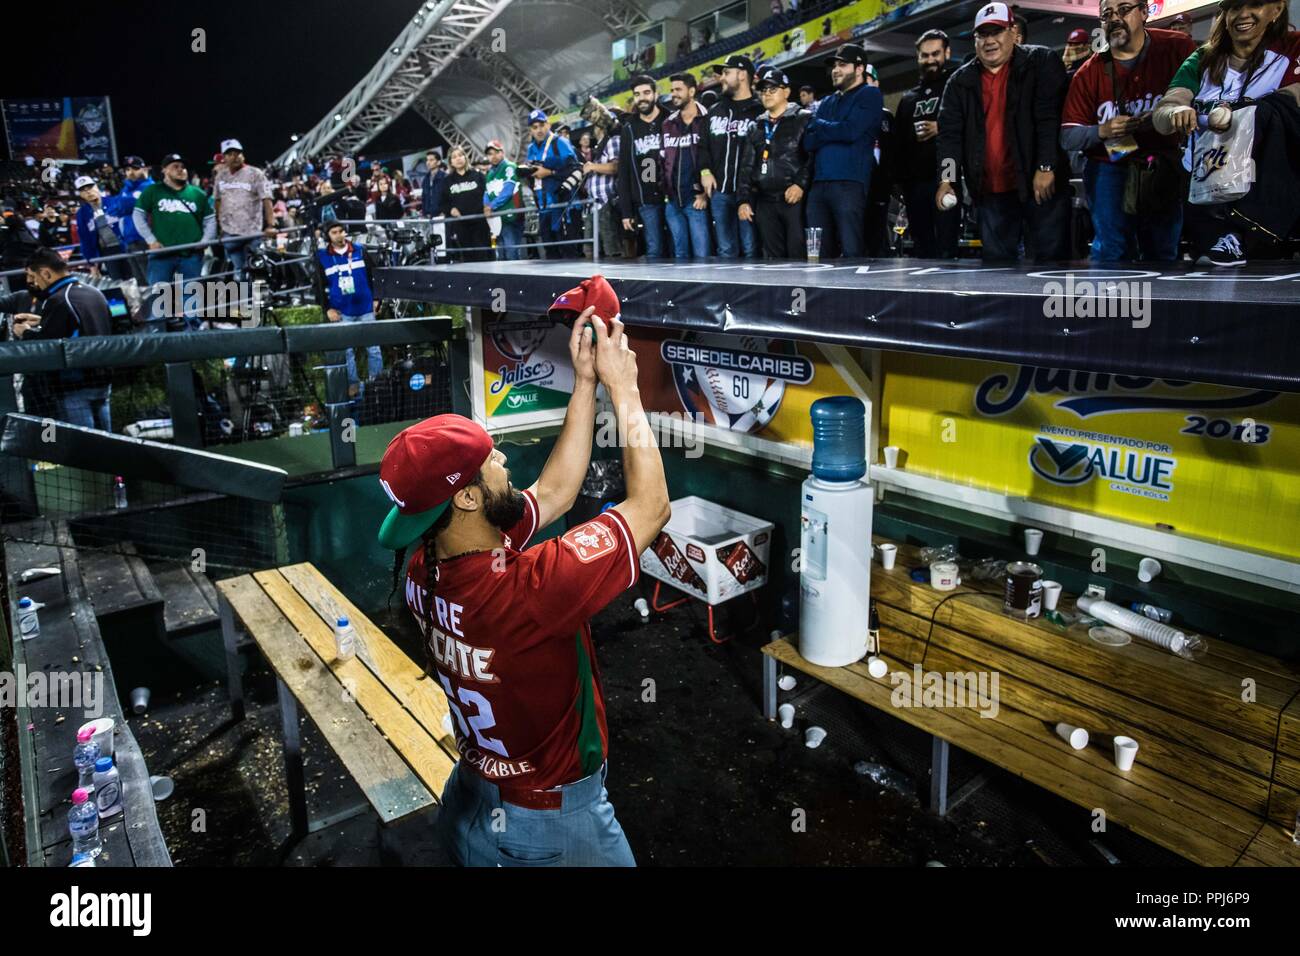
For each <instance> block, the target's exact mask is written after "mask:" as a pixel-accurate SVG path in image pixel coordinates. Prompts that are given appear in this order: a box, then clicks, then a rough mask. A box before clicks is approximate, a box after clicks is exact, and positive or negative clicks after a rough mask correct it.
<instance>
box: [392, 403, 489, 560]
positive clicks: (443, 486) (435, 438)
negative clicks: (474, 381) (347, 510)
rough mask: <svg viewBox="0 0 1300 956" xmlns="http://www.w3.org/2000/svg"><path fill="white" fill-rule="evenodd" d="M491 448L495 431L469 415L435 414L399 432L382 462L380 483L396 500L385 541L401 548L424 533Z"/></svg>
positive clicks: (471, 477) (467, 482)
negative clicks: (492, 431)
mask: <svg viewBox="0 0 1300 956" xmlns="http://www.w3.org/2000/svg"><path fill="white" fill-rule="evenodd" d="M491 454H492V436H491V435H489V434H488V433H487V432H486V431H484V429H483V427H482V426H481V425H479V424H478V423H477V422H475V421H472V420H471V419H468V418H466V417H465V416H464V415H435V416H434V417H433V418H426V419H425V420H424V421H422V422H420V423H418V424H416V425H412V426H411V427H410V428H404V429H402V430H401V431H400V432H398V433H397V436H396V437H395V438H394V439H393V440H392V441H390V442H389V443H388V448H386V449H385V450H384V457H383V460H381V461H380V463H379V484H380V485H381V486H382V487H383V489H384V492H385V493H386V494H387V495H388V497H389V498H391V499H392V500H393V509H392V510H391V511H389V512H388V517H387V518H385V519H384V523H383V524H382V525H381V526H380V528H379V543H380V544H381V545H383V546H384V547H385V548H387V549H388V550H389V551H399V550H401V549H403V548H405V547H407V546H409V545H410V544H411V542H413V541H415V540H416V539H418V538H419V537H420V535H422V534H424V532H426V531H428V530H429V529H430V528H431V527H433V523H434V522H435V521H437V520H438V517H439V516H440V515H441V514H442V513H443V511H444V510H446V508H447V503H448V502H449V501H451V499H452V496H453V495H455V494H456V492H458V491H460V490H461V489H462V488H464V487H466V486H467V485H469V484H470V483H471V482H472V481H473V480H474V479H475V478H476V477H478V473H479V470H480V469H481V468H482V467H483V464H484V462H486V461H487V460H488V456H489V455H491Z"/></svg>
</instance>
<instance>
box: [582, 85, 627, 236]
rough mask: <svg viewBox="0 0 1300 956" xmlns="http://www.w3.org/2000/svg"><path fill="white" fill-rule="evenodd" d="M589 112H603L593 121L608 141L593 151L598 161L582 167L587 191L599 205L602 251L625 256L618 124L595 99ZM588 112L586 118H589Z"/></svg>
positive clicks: (588, 196)
mask: <svg viewBox="0 0 1300 956" xmlns="http://www.w3.org/2000/svg"><path fill="white" fill-rule="evenodd" d="M591 103H592V104H594V107H593V106H592V105H591V104H589V105H588V108H589V109H595V108H599V110H598V112H596V113H595V114H594V115H593V116H592V117H591V120H592V125H593V126H594V127H595V129H596V132H597V133H598V135H600V136H602V137H604V138H603V139H601V140H600V141H599V142H598V143H597V144H596V145H595V146H594V147H593V148H592V155H593V156H594V157H595V159H594V160H593V161H592V162H589V163H583V164H582V172H583V174H584V176H585V178H584V179H583V188H584V189H585V190H586V192H587V198H589V199H594V200H595V201H596V203H597V205H596V207H595V212H594V214H595V215H597V216H599V217H600V251H601V255H604V256H606V257H611V256H612V257H617V256H621V255H623V224H622V222H620V221H619V216H618V211H617V209H616V207H617V205H618V204H617V202H616V201H615V200H616V199H617V195H616V193H617V184H618V148H619V136H618V124H617V121H616V119H615V117H614V115H613V114H612V113H610V112H609V111H608V110H607V109H606V108H605V106H604V104H602V103H601V102H600V101H599V100H596V99H595V98H594V97H593V98H592V101H591ZM586 112H587V111H586V110H584V117H585V115H586Z"/></svg>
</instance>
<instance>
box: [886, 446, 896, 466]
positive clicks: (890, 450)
mask: <svg viewBox="0 0 1300 956" xmlns="http://www.w3.org/2000/svg"><path fill="white" fill-rule="evenodd" d="M885 467H886V468H897V467H898V446H897V445H886V446H885Z"/></svg>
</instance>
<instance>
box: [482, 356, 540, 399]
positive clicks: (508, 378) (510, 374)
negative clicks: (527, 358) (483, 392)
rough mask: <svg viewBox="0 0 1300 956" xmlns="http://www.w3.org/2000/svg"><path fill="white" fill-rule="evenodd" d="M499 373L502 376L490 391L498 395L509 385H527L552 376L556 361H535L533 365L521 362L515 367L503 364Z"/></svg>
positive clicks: (498, 370) (499, 368) (498, 369)
mask: <svg viewBox="0 0 1300 956" xmlns="http://www.w3.org/2000/svg"><path fill="white" fill-rule="evenodd" d="M497 374H498V375H500V376H501V377H500V378H499V379H497V380H496V381H495V382H493V383H492V386H491V388H489V389H488V392H489V393H490V394H492V395H496V394H498V393H500V392H501V390H502V389H504V388H505V387H506V386H508V385H527V384H529V383H531V382H540V381H543V380H544V379H548V378H550V377H551V376H552V375H554V374H555V363H554V362H534V363H533V364H532V365H528V364H527V363H520V364H519V365H516V366H515V367H514V368H510V367H509V366H508V365H502V366H499V367H498V368H497Z"/></svg>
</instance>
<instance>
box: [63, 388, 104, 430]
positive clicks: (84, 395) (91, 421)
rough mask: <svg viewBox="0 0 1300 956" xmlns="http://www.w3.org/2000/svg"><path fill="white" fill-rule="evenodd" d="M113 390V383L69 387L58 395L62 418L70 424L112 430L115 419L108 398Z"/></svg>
mask: <svg viewBox="0 0 1300 956" xmlns="http://www.w3.org/2000/svg"><path fill="white" fill-rule="evenodd" d="M112 392H113V386H112V385H99V386H96V387H93V388H73V389H69V390H68V391H66V392H64V393H63V394H62V395H60V396H59V397H58V403H59V417H60V420H61V421H65V422H67V423H68V424H69V425H80V426H82V427H83V428H98V429H99V430H100V431H104V432H111V431H112V430H113V419H112V416H111V413H110V410H109V404H108V398H109V396H110V395H111V394H112Z"/></svg>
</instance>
